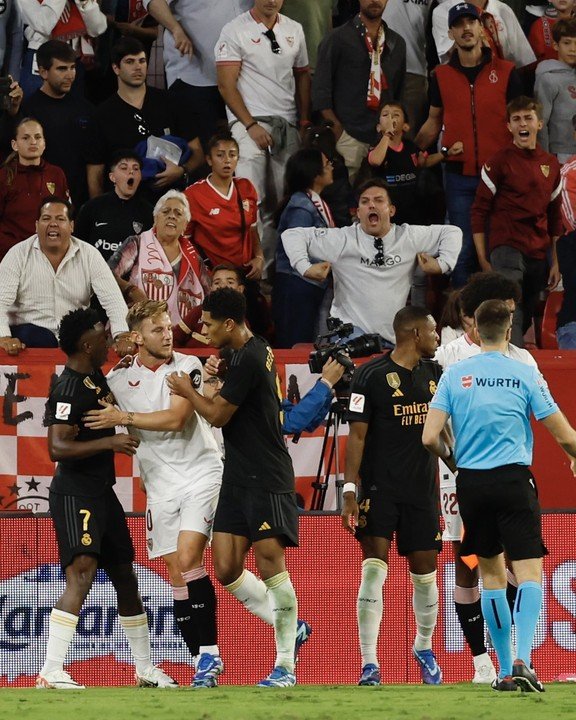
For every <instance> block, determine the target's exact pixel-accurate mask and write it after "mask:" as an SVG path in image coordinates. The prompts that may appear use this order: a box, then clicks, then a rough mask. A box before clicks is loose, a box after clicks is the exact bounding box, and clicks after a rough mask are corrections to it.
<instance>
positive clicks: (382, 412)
mask: <svg viewBox="0 0 576 720" xmlns="http://www.w3.org/2000/svg"><path fill="white" fill-rule="evenodd" d="M441 374H442V369H441V367H440V365H438V363H436V362H434V361H433V360H421V361H420V363H419V364H418V365H417V366H416V367H415V368H414V369H413V370H407V369H406V368H403V367H401V366H400V365H397V364H396V363H395V362H394V361H393V360H392V358H391V357H390V355H386V356H384V357H377V358H375V359H374V360H371V361H370V362H368V363H366V364H365V365H362V367H360V368H359V369H358V370H357V371H356V373H355V375H354V378H353V380H352V387H351V395H350V403H349V409H348V413H347V419H348V421H349V422H351V423H352V422H365V423H368V432H367V434H366V444H365V446H364V454H363V456H362V462H361V465H360V473H359V474H360V478H361V479H362V487H363V490H364V492H369V489H370V487H371V486H373V485H374V486H377V487H378V488H380V489H383V490H385V492H386V496H387V498H389V499H390V501H391V502H398V503H410V504H412V505H416V506H420V507H426V506H428V505H429V504H430V501H431V500H432V499H433V497H434V495H435V492H436V486H435V478H436V462H435V460H434V458H433V457H432V455H431V454H430V453H429V452H428V451H427V450H426V449H425V448H424V446H423V445H422V430H423V427H424V422H425V420H426V414H427V412H428V404H429V402H430V400H431V399H432V396H433V395H434V393H435V392H436V385H437V383H438V380H439V379H440V375H441Z"/></svg>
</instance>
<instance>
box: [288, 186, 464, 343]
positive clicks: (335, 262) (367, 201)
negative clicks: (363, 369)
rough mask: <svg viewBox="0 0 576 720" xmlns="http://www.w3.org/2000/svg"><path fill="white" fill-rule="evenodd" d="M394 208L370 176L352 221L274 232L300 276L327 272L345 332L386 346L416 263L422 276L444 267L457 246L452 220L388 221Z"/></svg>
mask: <svg viewBox="0 0 576 720" xmlns="http://www.w3.org/2000/svg"><path fill="white" fill-rule="evenodd" d="M394 212H395V208H394V205H392V203H391V201H390V196H389V194H388V188H387V185H386V182H385V181H384V180H381V179H380V178H372V179H370V180H367V181H366V182H364V183H362V184H361V185H360V187H359V188H358V210H357V216H358V220H359V223H358V224H355V225H352V226H351V227H344V228H291V229H290V230H285V231H284V232H283V233H282V243H283V245H284V250H285V251H286V254H287V255H288V259H289V260H290V264H291V265H292V267H293V268H294V269H295V270H296V271H297V272H299V273H300V275H302V276H303V277H307V278H310V279H313V280H320V279H324V278H325V277H326V276H327V274H328V273H329V272H330V270H331V271H332V275H333V278H334V300H333V302H332V307H331V309H330V314H331V315H333V316H336V317H339V318H341V319H342V320H343V321H344V322H348V323H352V324H353V325H354V328H355V333H354V335H352V336H351V337H355V336H358V335H362V334H364V333H378V334H379V335H380V336H381V337H382V339H383V341H384V342H383V345H384V346H385V347H393V346H394V330H393V327H392V321H393V319H394V316H395V314H396V313H397V312H398V310H400V309H401V308H403V307H404V305H406V301H407V299H408V294H409V292H410V286H411V283H412V273H413V270H414V267H415V266H416V263H417V264H418V265H419V266H420V267H421V268H422V270H424V272H425V273H428V274H430V275H440V274H442V273H444V274H446V273H449V272H450V271H451V270H452V268H453V267H454V265H455V263H456V259H457V258H458V253H459V252H460V247H461V245H462V231H461V230H460V229H459V228H457V227H454V226H453V225H395V224H394V223H393V222H392V218H393V216H394ZM310 257H314V258H323V261H322V262H317V263H312V262H311V261H310Z"/></svg>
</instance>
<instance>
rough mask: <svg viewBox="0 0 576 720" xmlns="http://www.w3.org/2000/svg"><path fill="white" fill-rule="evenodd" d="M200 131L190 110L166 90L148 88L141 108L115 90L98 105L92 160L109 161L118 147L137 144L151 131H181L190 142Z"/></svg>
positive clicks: (131, 146) (161, 134)
mask: <svg viewBox="0 0 576 720" xmlns="http://www.w3.org/2000/svg"><path fill="white" fill-rule="evenodd" d="M197 134H198V133H197V131H196V128H195V126H194V123H193V121H192V120H191V119H190V113H188V112H186V109H185V108H184V106H182V105H181V104H177V103H176V102H175V99H174V96H173V94H172V93H169V92H168V91H166V90H159V89H158V88H152V87H148V88H146V95H145V97H144V103H143V105H142V108H140V109H138V108H135V107H134V106H133V105H130V104H129V103H127V102H125V101H124V100H122V98H121V97H120V95H118V93H114V95H112V97H109V98H108V100H105V101H104V102H103V103H102V104H101V105H99V106H98V108H97V109H96V116H95V136H96V137H95V142H94V145H93V147H92V148H91V151H90V156H89V162H90V163H92V164H94V165H100V164H102V163H107V162H108V161H109V159H110V154H111V153H112V152H113V151H114V150H119V149H121V148H135V147H136V145H138V143H139V142H142V140H146V138H148V137H150V135H155V136H156V137H162V136H163V135H177V136H178V137H181V138H183V139H184V140H186V142H189V141H190V140H193V139H194V138H195V137H196V136H197Z"/></svg>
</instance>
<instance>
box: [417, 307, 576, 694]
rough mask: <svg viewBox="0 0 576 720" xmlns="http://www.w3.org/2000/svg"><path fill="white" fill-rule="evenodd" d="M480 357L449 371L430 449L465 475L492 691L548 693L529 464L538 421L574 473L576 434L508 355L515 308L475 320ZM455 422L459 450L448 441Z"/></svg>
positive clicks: (431, 426)
mask: <svg viewBox="0 0 576 720" xmlns="http://www.w3.org/2000/svg"><path fill="white" fill-rule="evenodd" d="M475 322H476V327H477V329H478V334H479V337H480V341H481V348H482V353H481V354H480V355H477V356H475V357H471V358H469V359H468V360H462V361H460V362H458V363H456V364H455V365H452V366H451V367H449V368H448V369H447V370H446V371H445V372H444V374H443V375H442V378H441V380H440V383H439V385H438V390H437V392H436V394H435V396H434V398H433V400H432V402H431V403H430V410H429V412H428V416H427V419H426V424H425V425H424V433H423V436H422V442H423V443H424V445H425V446H426V448H428V450H429V451H430V452H431V453H433V454H434V455H437V456H438V457H440V458H442V459H443V460H444V461H445V462H447V463H448V464H449V465H450V464H451V465H452V467H453V468H455V469H457V470H458V475H457V479H456V491H457V495H458V502H459V505H460V512H461V515H462V520H463V523H464V528H465V535H464V539H463V542H462V555H470V554H476V555H477V556H478V561H479V565H480V574H481V576H482V582H483V588H484V589H483V592H482V612H483V614H484V618H485V621H486V625H487V627H488V630H489V631H490V637H491V638H492V643H493V645H494V648H495V650H496V654H497V656H498V662H499V666H500V668H499V670H500V672H499V676H498V678H497V679H496V680H495V681H494V682H493V684H492V687H493V688H494V690H500V691H507V690H517V689H518V687H520V689H521V690H524V691H526V692H543V691H544V686H543V685H542V683H541V682H540V681H539V680H538V678H537V676H536V673H535V672H534V669H533V668H532V664H531V662H530V654H531V650H532V643H533V640H534V633H535V631H536V624H537V622H538V617H539V615H540V609H541V607H542V557H543V556H544V555H545V554H547V550H546V548H545V546H544V543H543V540H542V527H541V513H540V505H539V503H538V494H537V491H536V486H535V482H534V478H533V476H532V472H531V470H530V467H529V466H530V463H531V462H532V449H533V444H534V442H533V436H532V430H531V428H530V415H531V414H533V415H534V417H535V418H536V419H537V420H540V421H542V423H543V424H544V425H545V427H546V428H547V429H548V430H549V431H550V433H551V434H552V436H553V437H554V439H555V440H556V442H557V443H558V444H559V445H560V446H561V447H562V448H563V449H564V450H565V451H566V452H567V453H568V454H569V456H570V457H571V459H572V463H571V468H572V472H573V473H574V472H575V469H576V431H575V430H574V429H573V428H572V427H571V426H570V424H569V423H568V421H567V420H566V418H565V417H564V415H563V414H562V413H561V412H560V410H559V409H558V406H557V405H556V403H555V402H554V399H553V398H552V396H551V394H550V391H549V390H548V386H547V385H546V381H545V380H544V378H543V377H542V375H541V374H540V373H539V371H538V370H537V369H536V368H534V367H531V366H528V365H525V364H523V363H520V362H518V361H517V360H512V359H510V358H509V357H506V355H505V354H504V353H505V352H506V349H507V347H508V342H509V340H510V332H511V325H512V323H511V315H510V309H509V308H508V306H507V305H506V303H504V302H503V301H501V300H486V301H485V302H483V303H482V304H481V305H480V307H479V308H478V310H477V311H476V314H475ZM448 418H451V422H452V432H453V434H454V438H455V445H454V449H452V448H451V447H450V446H449V445H447V444H446V442H445V440H444V438H445V437H446V436H445V435H444V434H443V430H444V427H445V425H446V422H447V420H448ZM504 552H505V553H506V556H507V558H508V560H510V562H511V563H512V569H513V571H514V574H515V575H516V578H517V580H518V595H517V598H516V603H515V605H514V610H513V615H514V623H515V625H516V633H517V650H516V659H514V658H513V657H512V650H511V641H510V631H511V626H512V617H511V612H510V608H509V606H508V602H507V600H506V565H505V562H504Z"/></svg>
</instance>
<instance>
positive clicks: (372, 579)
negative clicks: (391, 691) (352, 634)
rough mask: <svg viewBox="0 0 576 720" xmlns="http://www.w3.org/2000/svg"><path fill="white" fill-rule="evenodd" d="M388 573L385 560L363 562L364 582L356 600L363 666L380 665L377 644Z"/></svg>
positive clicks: (369, 559)
mask: <svg viewBox="0 0 576 720" xmlns="http://www.w3.org/2000/svg"><path fill="white" fill-rule="evenodd" d="M387 575H388V565H387V564H386V563H385V562H384V561H383V560H379V559H378V558H367V559H366V560H364V562H363V563H362V582H361V583H360V587H359V588H358V599H357V601H356V611H357V617H358V636H359V637H360V653H361V655H362V667H364V665H367V664H368V663H372V664H373V665H376V666H378V667H380V664H379V663H378V657H377V655H376V645H377V643H378V634H379V633H380V623H381V622H382V611H383V607H384V603H383V601H382V588H383V586H384V582H385V580H386V576H387Z"/></svg>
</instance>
